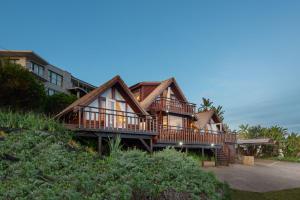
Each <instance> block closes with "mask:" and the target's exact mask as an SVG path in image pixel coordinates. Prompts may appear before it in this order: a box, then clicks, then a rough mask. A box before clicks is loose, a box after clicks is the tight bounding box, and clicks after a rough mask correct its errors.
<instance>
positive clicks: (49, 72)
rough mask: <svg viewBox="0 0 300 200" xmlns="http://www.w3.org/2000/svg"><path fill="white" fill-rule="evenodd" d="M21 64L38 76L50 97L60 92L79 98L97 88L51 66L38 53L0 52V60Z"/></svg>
mask: <svg viewBox="0 0 300 200" xmlns="http://www.w3.org/2000/svg"><path fill="white" fill-rule="evenodd" d="M1 57H2V58H7V59H9V61H10V62H12V63H16V64H20V65H22V66H23V67H25V68H27V69H28V70H29V71H31V72H32V73H33V74H34V75H36V76H37V78H39V79H40V80H41V81H42V82H43V83H44V85H45V89H46V92H47V94H48V95H53V94H55V93H58V92H63V93H66V94H74V95H76V96H77V97H78V98H79V97H82V96H83V95H85V94H87V93H89V92H90V91H92V90H94V89H95V88H96V87H95V86H93V85H91V84H89V83H87V82H85V81H82V80H80V79H79V78H76V77H74V76H72V74H71V73H70V72H67V71H65V70H63V69H61V68H59V67H56V66H54V65H52V64H50V63H49V62H48V61H47V60H45V59H44V58H42V57H41V56H39V55H38V54H37V53H35V52H33V51H28V50H24V51H23V50H0V58H1Z"/></svg>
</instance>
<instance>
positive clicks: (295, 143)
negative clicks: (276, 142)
mask: <svg viewBox="0 0 300 200" xmlns="http://www.w3.org/2000/svg"><path fill="white" fill-rule="evenodd" d="M285 147H286V148H285V155H287V156H291V157H296V156H297V155H298V154H299V153H300V135H299V134H297V133H291V134H290V135H289V136H288V137H287V138H286V143H285Z"/></svg>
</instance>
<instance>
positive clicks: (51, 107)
mask: <svg viewBox="0 0 300 200" xmlns="http://www.w3.org/2000/svg"><path fill="white" fill-rule="evenodd" d="M76 99H77V98H76V96H74V95H68V94H64V93H56V94H53V95H51V96H48V97H47V98H46V102H45V107H44V111H45V113H46V114H50V115H55V114H57V113H59V112H60V111H62V110H63V109H64V108H66V107H67V106H69V105H70V104H71V103H73V102H74V101H75V100H76Z"/></svg>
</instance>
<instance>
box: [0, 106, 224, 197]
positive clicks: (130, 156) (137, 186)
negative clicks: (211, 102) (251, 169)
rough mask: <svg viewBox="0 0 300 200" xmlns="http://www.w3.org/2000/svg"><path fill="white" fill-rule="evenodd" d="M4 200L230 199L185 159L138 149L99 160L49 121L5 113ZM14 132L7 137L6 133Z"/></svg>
mask: <svg viewBox="0 0 300 200" xmlns="http://www.w3.org/2000/svg"><path fill="white" fill-rule="evenodd" d="M1 127H5V128H7V129H5V130H4V131H5V132H3V133H2V135H3V136H4V137H5V139H4V140H2V141H0V199H124V200H126V199H141V200H143V199H145V200H146V199H147V200H150V199H151V200H162V199H164V200H167V199H184V200H187V199H188V200H190V199H211V200H225V199H230V197H229V195H230V194H229V188H228V185H227V184H224V183H222V182H220V181H218V180H217V179H216V177H215V176H214V175H213V174H212V173H207V172H204V171H203V170H202V169H201V168H200V167H199V163H198V162H197V161H196V160H195V159H193V158H192V157H191V156H188V155H187V154H186V153H181V152H178V151H176V150H174V149H165V150H164V151H160V152H155V153H153V154H148V153H146V152H144V151H139V150H136V149H132V150H128V151H121V150H120V141H119V139H117V140H115V141H114V143H111V144H110V149H111V151H113V153H111V154H110V155H109V156H107V157H104V158H100V157H99V156H98V155H97V154H96V153H95V150H94V149H93V148H91V147H87V146H84V145H82V144H80V143H79V142H78V141H76V140H75V139H74V137H73V133H72V132H68V131H66V130H64V129H62V128H61V125H60V124H59V123H57V122H56V121H54V120H52V119H48V118H47V117H45V116H41V115H35V114H33V113H27V114H26V113H25V114H20V113H13V112H6V113H4V112H1V111H0V129H1ZM8 129H12V130H9V131H7V132H6V130H8Z"/></svg>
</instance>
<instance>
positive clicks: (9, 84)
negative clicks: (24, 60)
mask: <svg viewBox="0 0 300 200" xmlns="http://www.w3.org/2000/svg"><path fill="white" fill-rule="evenodd" d="M0 91H1V92H0V107H2V108H3V107H5V108H7V107H9V108H10V109H14V110H39V109H41V108H42V105H43V103H44V101H45V98H46V92H45V89H44V86H43V84H42V83H41V82H40V81H39V80H37V78H36V77H35V76H34V75H33V74H32V73H31V72H29V71H28V70H26V69H25V68H24V67H22V66H21V65H17V64H11V63H10V62H9V61H8V60H3V59H2V60H0Z"/></svg>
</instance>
